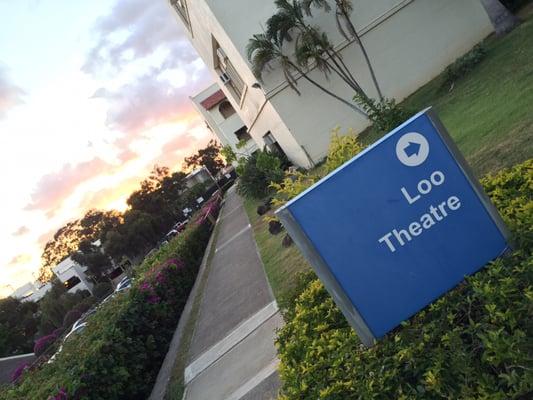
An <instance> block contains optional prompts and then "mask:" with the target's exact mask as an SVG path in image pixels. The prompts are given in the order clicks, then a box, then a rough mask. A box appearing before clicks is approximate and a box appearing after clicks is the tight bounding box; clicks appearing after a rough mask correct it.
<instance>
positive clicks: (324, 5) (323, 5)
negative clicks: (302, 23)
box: [300, 0, 331, 17]
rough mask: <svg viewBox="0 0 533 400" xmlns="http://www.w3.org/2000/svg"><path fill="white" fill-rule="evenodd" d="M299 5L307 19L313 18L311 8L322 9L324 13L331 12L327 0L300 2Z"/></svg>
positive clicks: (303, 0) (302, 0) (305, 0)
mask: <svg viewBox="0 0 533 400" xmlns="http://www.w3.org/2000/svg"><path fill="white" fill-rule="evenodd" d="M300 5H301V7H302V10H303V11H304V13H305V14H306V15H307V16H308V17H312V16H313V7H314V8H318V9H322V10H324V11H325V12H330V11H331V6H330V5H329V0H301V1H300Z"/></svg>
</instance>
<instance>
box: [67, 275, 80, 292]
mask: <svg viewBox="0 0 533 400" xmlns="http://www.w3.org/2000/svg"><path fill="white" fill-rule="evenodd" d="M80 282H81V280H80V278H78V277H77V276H73V277H72V278H70V279H69V280H68V281H65V283H64V285H65V287H66V288H67V290H69V289H72V288H73V287H74V286H76V285H77V284H78V283H80Z"/></svg>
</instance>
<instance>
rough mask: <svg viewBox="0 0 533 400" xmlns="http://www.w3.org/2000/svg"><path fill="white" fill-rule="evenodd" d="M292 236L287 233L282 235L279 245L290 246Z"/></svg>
mask: <svg viewBox="0 0 533 400" xmlns="http://www.w3.org/2000/svg"><path fill="white" fill-rule="evenodd" d="M292 243H293V241H292V238H291V237H290V235H289V234H286V235H285V236H284V237H283V240H282V241H281V245H282V246H283V247H284V248H287V247H291V246H292Z"/></svg>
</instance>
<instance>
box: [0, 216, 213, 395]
mask: <svg viewBox="0 0 533 400" xmlns="http://www.w3.org/2000/svg"><path fill="white" fill-rule="evenodd" d="M210 232H211V225H210V224H209V223H208V222H205V223H202V224H196V223H193V222H191V223H190V224H189V225H188V227H187V228H186V230H185V231H184V232H183V233H182V234H181V235H179V236H178V237H177V238H175V239H174V240H172V241H171V242H170V243H169V244H168V245H166V246H164V247H163V248H162V249H161V250H160V251H159V252H157V253H155V254H154V255H153V256H152V257H150V258H149V259H147V260H145V262H144V263H143V264H142V265H141V266H140V267H139V269H138V270H136V281H135V282H136V283H135V284H134V286H133V288H132V289H131V290H130V291H128V292H126V293H122V294H119V295H117V296H116V297H115V298H113V299H112V300H111V301H109V302H107V303H105V304H104V305H103V306H102V307H101V308H100V309H99V310H98V312H97V313H96V314H94V315H93V316H91V317H90V318H89V320H88V325H87V328H86V329H85V330H84V331H83V332H82V333H80V334H78V335H75V336H73V337H71V338H70V339H69V340H68V341H67V342H66V343H65V344H64V346H63V351H62V352H61V353H59V354H58V355H57V357H56V359H55V361H54V362H53V363H51V364H46V363H45V364H43V365H41V366H40V367H39V368H38V369H36V370H34V371H32V372H31V373H28V374H25V376H24V379H23V380H22V382H20V383H19V384H18V385H17V386H11V387H9V388H6V390H4V391H2V392H0V399H2V400H8V399H9V400H13V399H20V400H26V399H47V398H49V396H51V395H54V394H56V393H58V391H59V390H60V389H61V388H64V391H65V392H66V393H68V398H71V397H72V398H76V399H80V400H88V399H91V400H113V399H131V400H135V399H145V398H147V397H148V395H149V393H150V391H151V389H152V385H153V382H154V380H155V378H156V375H157V373H158V371H159V367H160V365H161V362H162V360H163V358H164V356H165V354H166V351H167V348H168V344H169V342H170V339H171V337H172V334H173V332H174V329H175V327H176V324H177V322H178V320H179V317H180V314H181V312H182V310H183V307H184V305H185V303H186V301H187V298H188V295H189V292H190V290H191V288H192V285H193V284H194V280H195V278H196V274H197V270H198V266H199V263H200V260H201V258H202V255H203V252H204V249H205V246H206V244H207V242H208V240H209V236H210Z"/></svg>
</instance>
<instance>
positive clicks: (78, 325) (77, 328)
mask: <svg viewBox="0 0 533 400" xmlns="http://www.w3.org/2000/svg"><path fill="white" fill-rule="evenodd" d="M86 327H87V322H83V321H82V320H81V319H79V320H77V321H76V322H74V325H72V329H71V330H70V332H69V333H67V335H66V336H65V337H64V338H63V342H62V343H61V345H60V346H59V349H57V351H56V352H55V353H54V354H53V355H52V357H50V359H49V360H48V361H47V363H48V364H51V363H53V362H54V361H55V359H56V358H57V356H58V355H59V353H61V352H62V351H63V345H64V344H65V343H66V342H67V340H69V338H71V337H72V336H73V335H77V334H78V333H80V332H82V331H83V330H84V329H85V328H86Z"/></svg>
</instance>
